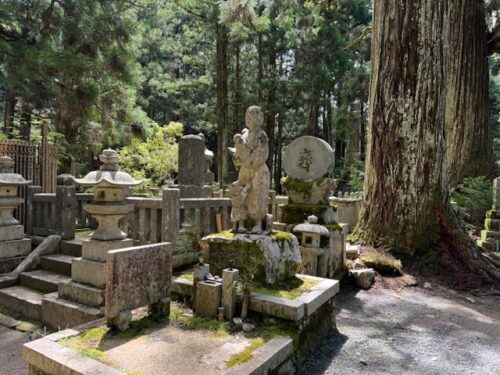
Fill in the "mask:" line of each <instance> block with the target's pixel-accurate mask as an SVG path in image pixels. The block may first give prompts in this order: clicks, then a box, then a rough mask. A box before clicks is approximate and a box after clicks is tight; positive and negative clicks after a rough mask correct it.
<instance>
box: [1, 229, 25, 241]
mask: <svg viewBox="0 0 500 375" xmlns="http://www.w3.org/2000/svg"><path fill="white" fill-rule="evenodd" d="M23 237H24V227H23V226H22V225H8V226H5V227H0V241H12V240H21V239H22V238H23Z"/></svg>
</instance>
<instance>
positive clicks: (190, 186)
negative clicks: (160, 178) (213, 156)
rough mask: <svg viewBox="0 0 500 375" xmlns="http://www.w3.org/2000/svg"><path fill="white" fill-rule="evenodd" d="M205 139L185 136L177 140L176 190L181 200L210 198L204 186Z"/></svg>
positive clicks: (201, 135)
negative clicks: (177, 170)
mask: <svg viewBox="0 0 500 375" xmlns="http://www.w3.org/2000/svg"><path fill="white" fill-rule="evenodd" d="M205 152H206V146H205V137H204V136H203V134H200V135H185V136H183V137H182V138H181V139H180V140H179V177H178V183H179V185H178V188H179V189H180V194H181V198H205V197H209V196H210V191H211V189H210V186H205V173H206V170H207V159H206V154H205Z"/></svg>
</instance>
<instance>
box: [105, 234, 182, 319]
mask: <svg viewBox="0 0 500 375" xmlns="http://www.w3.org/2000/svg"><path fill="white" fill-rule="evenodd" d="M171 280H172V244H171V243H160V244H154V245H144V246H137V247H130V248H127V249H120V250H111V251H109V252H108V261H107V279H106V298H105V300H106V302H105V311H106V317H107V318H113V317H115V316H117V315H118V313H119V312H120V311H122V310H126V309H129V310H132V309H135V308H137V307H141V306H146V305H152V304H154V303H155V302H158V301H160V300H163V299H164V298H166V297H169V296H170V287H171Z"/></svg>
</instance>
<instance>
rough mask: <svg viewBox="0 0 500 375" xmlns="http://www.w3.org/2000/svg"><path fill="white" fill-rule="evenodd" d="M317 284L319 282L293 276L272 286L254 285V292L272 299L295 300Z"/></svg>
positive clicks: (259, 283) (260, 283) (258, 283)
mask: <svg viewBox="0 0 500 375" xmlns="http://www.w3.org/2000/svg"><path fill="white" fill-rule="evenodd" d="M318 284H319V281H316V280H311V279H308V278H304V279H303V278H300V277H296V276H294V277H293V278H291V279H290V280H288V281H287V282H281V283H276V284H272V285H268V284H264V283H262V282H257V283H255V287H254V291H255V292H257V293H262V294H267V295H270V296H274V297H281V298H286V299H290V300H291V299H295V298H297V297H299V296H301V295H302V294H304V293H306V292H308V291H310V290H311V289H312V288H313V287H315V286H316V285H318Z"/></svg>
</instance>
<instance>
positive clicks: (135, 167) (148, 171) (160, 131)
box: [119, 122, 183, 191]
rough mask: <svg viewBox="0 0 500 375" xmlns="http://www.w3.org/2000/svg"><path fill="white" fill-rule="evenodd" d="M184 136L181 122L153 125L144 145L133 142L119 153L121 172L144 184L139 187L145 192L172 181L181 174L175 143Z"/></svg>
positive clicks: (142, 142) (139, 141)
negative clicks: (161, 125)
mask: <svg viewBox="0 0 500 375" xmlns="http://www.w3.org/2000/svg"><path fill="white" fill-rule="evenodd" d="M182 132H183V126H182V124H181V123H179V122H171V123H170V124H168V125H167V126H165V127H160V126H159V125H157V124H154V125H153V128H152V132H151V136H149V137H148V138H147V139H146V140H145V141H143V140H141V139H139V138H132V140H131V142H130V145H128V146H125V147H124V148H122V149H121V150H120V151H119V154H120V167H121V169H122V170H123V171H125V172H128V173H130V174H131V175H132V176H133V177H134V178H136V179H139V180H145V182H144V184H143V185H141V186H140V189H141V190H142V191H147V189H148V188H149V187H153V186H161V185H162V184H164V183H165V182H166V181H171V180H173V176H174V173H176V172H177V170H178V166H177V157H178V155H177V154H178V144H177V142H176V139H177V138H178V137H180V136H182Z"/></svg>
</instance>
